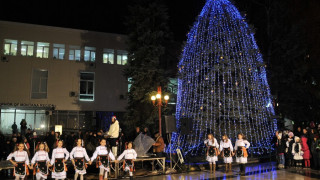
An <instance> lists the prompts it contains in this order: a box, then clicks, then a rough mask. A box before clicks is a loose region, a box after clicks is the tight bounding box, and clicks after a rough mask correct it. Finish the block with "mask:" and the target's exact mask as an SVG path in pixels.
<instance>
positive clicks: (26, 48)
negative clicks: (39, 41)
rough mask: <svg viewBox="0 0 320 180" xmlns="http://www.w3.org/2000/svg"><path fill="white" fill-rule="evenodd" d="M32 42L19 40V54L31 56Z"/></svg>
mask: <svg viewBox="0 0 320 180" xmlns="http://www.w3.org/2000/svg"><path fill="white" fill-rule="evenodd" d="M33 50H34V42H32V41H21V56H33Z"/></svg>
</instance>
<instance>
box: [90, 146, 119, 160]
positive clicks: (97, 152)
mask: <svg viewBox="0 0 320 180" xmlns="http://www.w3.org/2000/svg"><path fill="white" fill-rule="evenodd" d="M107 155H109V157H110V159H111V160H115V158H114V155H113V154H112V152H111V151H108V149H107V147H105V146H98V147H97V148H96V150H95V151H94V153H93V155H92V157H91V161H93V160H95V159H96V158H97V156H107Z"/></svg>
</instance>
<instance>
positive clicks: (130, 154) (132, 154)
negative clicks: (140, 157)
mask: <svg viewBox="0 0 320 180" xmlns="http://www.w3.org/2000/svg"><path fill="white" fill-rule="evenodd" d="M123 156H124V159H137V153H136V151H135V150H134V149H126V150H124V151H123V153H122V154H121V155H120V156H119V157H118V160H119V161H120V160H121V159H122V158H123Z"/></svg>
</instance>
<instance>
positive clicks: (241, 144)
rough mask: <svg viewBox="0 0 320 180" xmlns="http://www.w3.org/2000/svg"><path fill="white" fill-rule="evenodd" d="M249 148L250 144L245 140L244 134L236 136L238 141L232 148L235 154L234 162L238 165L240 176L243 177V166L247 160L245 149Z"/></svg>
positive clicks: (244, 171) (244, 169) (244, 168)
mask: <svg viewBox="0 0 320 180" xmlns="http://www.w3.org/2000/svg"><path fill="white" fill-rule="evenodd" d="M249 147H250V143H249V142H248V141H247V140H246V137H245V136H244V134H242V133H239V134H238V140H237V141H236V144H235V146H234V149H235V153H236V162H237V163H240V174H241V175H245V173H246V167H245V164H246V163H247V158H248V151H247V149H248V148H249Z"/></svg>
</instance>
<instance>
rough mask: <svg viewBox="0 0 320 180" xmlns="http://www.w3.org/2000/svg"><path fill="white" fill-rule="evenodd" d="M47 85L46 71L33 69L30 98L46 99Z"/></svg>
mask: <svg viewBox="0 0 320 180" xmlns="http://www.w3.org/2000/svg"><path fill="white" fill-rule="evenodd" d="M47 85H48V71H47V70H40V69H34V70H33V74H32V92H31V98H32V99H46V98H47Z"/></svg>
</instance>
